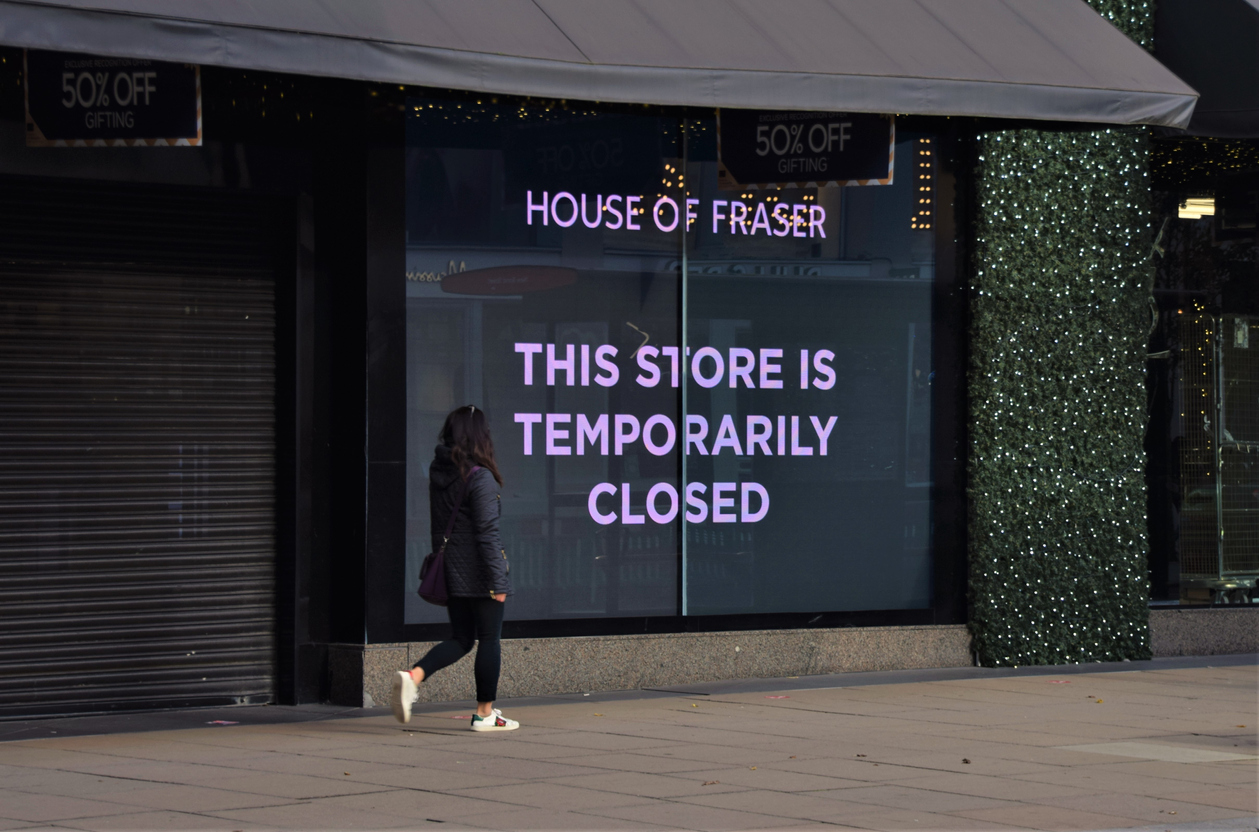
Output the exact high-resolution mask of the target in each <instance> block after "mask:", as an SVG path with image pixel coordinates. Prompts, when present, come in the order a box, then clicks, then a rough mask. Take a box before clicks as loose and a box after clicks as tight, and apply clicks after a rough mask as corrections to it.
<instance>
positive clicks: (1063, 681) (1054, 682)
mask: <svg viewBox="0 0 1259 832" xmlns="http://www.w3.org/2000/svg"><path fill="white" fill-rule="evenodd" d="M1049 684H1051V685H1069V684H1071V682H1070V681H1069V680H1067V679H1050V680H1049Z"/></svg>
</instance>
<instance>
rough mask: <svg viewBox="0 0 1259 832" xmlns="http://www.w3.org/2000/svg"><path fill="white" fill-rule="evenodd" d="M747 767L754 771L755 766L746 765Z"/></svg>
mask: <svg viewBox="0 0 1259 832" xmlns="http://www.w3.org/2000/svg"><path fill="white" fill-rule="evenodd" d="M748 768H749V769H751V770H752V771H756V766H748Z"/></svg>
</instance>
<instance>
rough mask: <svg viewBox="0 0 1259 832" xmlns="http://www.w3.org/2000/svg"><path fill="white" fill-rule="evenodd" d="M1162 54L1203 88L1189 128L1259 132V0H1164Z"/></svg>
mask: <svg viewBox="0 0 1259 832" xmlns="http://www.w3.org/2000/svg"><path fill="white" fill-rule="evenodd" d="M1155 20H1156V24H1155V30H1154V31H1155V34H1154V48H1155V52H1156V54H1157V55H1158V59H1159V60H1160V61H1162V62H1163V63H1164V64H1166V65H1167V66H1168V67H1169V68H1170V69H1171V70H1173V71H1174V72H1175V73H1176V74H1177V75H1179V76H1180V77H1181V78H1184V79H1185V80H1186V81H1188V82H1189V83H1191V84H1193V85H1194V87H1195V88H1196V89H1197V90H1198V91H1199V92H1200V93H1202V98H1201V99H1200V100H1199V101H1198V106H1197V107H1196V108H1195V109H1194V111H1193V121H1191V122H1190V123H1189V126H1188V132H1189V133H1190V134H1192V135H1196V136H1219V137H1225V138H1236V137H1250V138H1256V137H1259V0H1159V3H1158V6H1157V12H1156V17H1155Z"/></svg>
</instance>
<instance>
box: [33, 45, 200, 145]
mask: <svg viewBox="0 0 1259 832" xmlns="http://www.w3.org/2000/svg"><path fill="white" fill-rule="evenodd" d="M25 75H26V144H27V146H29V147H133V146H144V147H154V146H180V147H189V146H196V145H200V144H201V69H200V67H197V66H194V65H192V64H174V63H165V62H162V61H148V60H142V59H134V58H107V57H102V56H98V55H83V54H79V53H73V52H47V51H43V50H38V49H30V50H27V52H26V72H25Z"/></svg>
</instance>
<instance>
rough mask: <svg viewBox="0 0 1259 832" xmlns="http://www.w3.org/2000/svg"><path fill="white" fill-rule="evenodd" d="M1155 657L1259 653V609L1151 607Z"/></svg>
mask: <svg viewBox="0 0 1259 832" xmlns="http://www.w3.org/2000/svg"><path fill="white" fill-rule="evenodd" d="M1150 648H1151V649H1152V650H1153V651H1154V657H1155V658H1156V659H1157V658H1164V657H1167V656H1220V655H1226V654H1229V653H1259V609H1248V608H1242V609H1231V610H1230V609H1227V608H1223V609H1221V608H1218V607H1217V608H1215V609H1209V610H1202V609H1199V610H1177V609H1163V610H1150Z"/></svg>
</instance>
